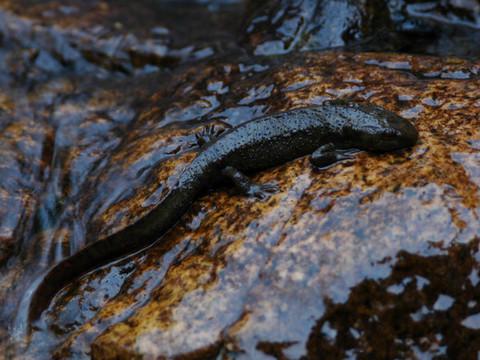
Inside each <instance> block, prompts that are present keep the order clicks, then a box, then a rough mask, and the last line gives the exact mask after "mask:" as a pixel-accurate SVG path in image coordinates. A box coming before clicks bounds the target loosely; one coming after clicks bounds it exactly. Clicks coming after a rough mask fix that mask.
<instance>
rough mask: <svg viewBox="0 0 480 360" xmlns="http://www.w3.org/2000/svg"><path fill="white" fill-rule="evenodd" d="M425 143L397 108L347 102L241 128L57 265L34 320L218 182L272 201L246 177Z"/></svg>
mask: <svg viewBox="0 0 480 360" xmlns="http://www.w3.org/2000/svg"><path fill="white" fill-rule="evenodd" d="M417 138H418V134H417V131H416V129H415V127H414V126H413V125H412V124H410V123H409V122H408V121H407V120H405V119H403V118H401V117H399V116H397V115H395V114H393V113H391V112H389V111H386V110H384V109H382V108H379V107H377V106H374V105H365V104H356V103H344V102H332V103H326V104H324V105H321V106H317V107H310V108H303V109H296V110H291V111H288V112H283V113H278V114H275V115H269V116H265V117H261V118H257V119H253V120H251V121H248V122H246V123H244V124H242V125H240V126H238V127H236V128H233V129H231V130H229V131H227V132H225V133H223V134H222V135H220V136H219V137H218V138H217V139H215V140H213V141H212V142H211V143H209V144H206V145H205V146H204V147H203V148H202V149H201V151H200V152H199V154H198V155H197V157H196V158H195V159H194V160H193V161H192V162H191V163H190V164H189V165H188V166H187V167H186V168H185V170H184V171H183V173H182V174H181V175H180V177H179V180H178V183H177V184H176V186H174V187H173V188H172V189H171V191H170V192H169V194H167V196H166V197H165V198H164V200H163V201H162V202H160V203H159V204H158V205H157V206H156V207H155V208H154V209H153V210H152V211H151V212H149V213H148V214H147V215H146V216H144V217H143V218H141V219H140V220H138V221H137V222H135V223H133V224H132V225H130V226H128V227H126V228H124V229H123V230H121V231H119V232H117V233H115V234H112V235H110V236H107V237H106V238H104V239H102V240H99V241H96V242H93V243H91V244H89V245H87V246H85V247H84V248H83V249H82V250H80V251H79V252H78V253H76V254H74V255H72V256H70V257H68V258H66V259H64V260H63V261H61V262H59V263H58V264H56V265H54V266H53V267H52V268H51V269H50V270H49V271H48V272H47V273H46V275H45V276H44V278H43V279H42V281H41V282H40V283H39V286H38V287H37V288H36V289H35V291H34V293H33V297H32V300H31V303H30V309H29V320H30V323H31V322H32V321H35V320H36V319H38V318H39V317H40V315H41V314H42V312H43V311H44V310H45V309H46V308H47V307H48V305H49V303H50V301H51V299H52V298H53V296H54V295H55V294H56V293H57V292H58V291H59V290H61V289H62V288H63V287H65V286H66V285H67V284H68V283H69V282H71V281H72V280H74V279H76V278H78V277H79V276H81V275H83V274H85V273H87V272H89V271H91V270H93V269H95V268H97V267H99V266H100V265H104V264H105V263H108V262H109V261H112V260H115V259H117V258H119V257H122V256H125V255H127V254H129V253H132V252H134V251H138V250H141V249H142V248H145V247H147V246H149V245H151V244H153V243H154V242H155V241H156V240H157V239H159V238H160V237H161V236H162V235H163V234H164V233H165V232H166V231H167V230H168V229H170V228H171V227H172V226H173V225H174V224H175V223H176V222H177V221H178V220H179V219H180V217H181V216H182V215H183V214H184V213H185V212H186V211H187V209H188V208H189V207H190V205H191V204H192V203H193V202H194V201H195V199H196V198H197V197H198V196H199V195H200V194H201V193H202V192H203V191H204V190H205V189H207V188H208V187H209V186H211V184H212V183H215V181H214V180H215V179H216V178H219V177H225V178H229V179H231V181H232V182H233V184H234V185H236V187H237V188H238V189H239V190H240V191H241V192H242V193H244V194H246V195H250V196H256V197H259V198H265V197H267V196H268V194H269V193H271V192H274V191H275V185H273V184H263V185H259V184H255V183H253V182H251V181H250V180H249V178H248V177H247V176H246V175H244V173H251V172H255V171H259V170H263V169H267V168H270V167H273V166H276V165H279V164H283V163H285V162H288V161H290V160H293V159H296V158H298V157H301V156H305V155H309V154H311V158H310V159H311V162H312V164H313V165H315V166H318V167H325V166H328V165H330V164H333V163H335V162H336V161H339V160H343V159H347V158H349V157H350V152H349V150H351V149H358V150H366V151H373V152H385V151H390V150H396V149H400V148H404V147H410V146H413V145H414V144H415V143H416V142H417Z"/></svg>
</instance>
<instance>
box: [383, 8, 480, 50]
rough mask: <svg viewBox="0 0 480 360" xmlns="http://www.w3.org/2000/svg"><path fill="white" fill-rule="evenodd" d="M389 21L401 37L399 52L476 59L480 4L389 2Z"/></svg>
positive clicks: (479, 34) (479, 28) (479, 32)
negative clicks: (402, 37) (390, 18)
mask: <svg viewBox="0 0 480 360" xmlns="http://www.w3.org/2000/svg"><path fill="white" fill-rule="evenodd" d="M388 5H389V9H390V13H391V16H392V21H393V22H394V23H395V26H396V28H397V30H398V31H400V32H401V33H402V34H403V36H404V41H403V45H402V46H400V47H399V49H401V50H403V51H408V52H417V53H418V52H422V53H426V54H437V55H442V56H445V55H456V56H466V57H478V56H479V55H480V52H479V50H478V46H476V44H477V43H478V41H479V39H480V4H479V3H478V1H475V0H459V1H450V0H447V1H427V2H425V1H417V0H407V1H388Z"/></svg>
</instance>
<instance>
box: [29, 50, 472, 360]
mask: <svg viewBox="0 0 480 360" xmlns="http://www.w3.org/2000/svg"><path fill="white" fill-rule="evenodd" d="M332 64H335V65H332ZM225 67H228V66H226V64H219V65H210V66H205V67H203V68H202V69H201V71H200V69H199V68H198V67H196V69H195V71H196V73H197V76H198V77H199V82H198V87H196V88H197V89H198V91H199V92H200V93H197V92H196V93H192V94H191V95H190V96H186V97H183V98H182V100H183V102H182V108H192V107H195V106H196V104H197V103H198V101H201V98H202V96H206V94H207V93H208V90H207V89H208V87H209V86H208V84H205V83H204V82H203V78H204V77H205V78H208V79H209V81H211V82H220V81H221V82H222V83H223V85H224V87H226V86H229V91H228V93H226V94H224V95H222V96H223V97H224V98H226V99H230V101H232V102H234V103H235V104H238V103H240V102H242V100H244V99H245V98H248V96H249V95H248V94H251V93H253V92H255V93H257V94H258V93H262V94H264V92H261V91H259V90H258V89H262V88H268V87H269V86H270V85H271V84H270V82H269V81H270V80H271V79H275V82H274V84H275V85H274V87H273V88H272V90H271V91H270V94H269V96H264V95H262V96H258V97H257V98H255V99H253V100H252V102H251V103H250V104H249V107H248V108H249V109H250V108H253V107H255V106H257V107H260V108H262V106H265V104H266V103H268V104H271V106H270V107H267V106H265V107H264V109H265V112H276V111H281V110H286V109H290V108H293V107H300V106H308V105H311V104H316V103H319V102H322V101H324V100H325V99H327V98H335V97H348V98H351V99H353V100H355V101H369V102H372V103H375V104H377V105H380V106H383V107H385V108H388V109H390V110H392V111H395V112H397V113H399V114H402V115H403V116H405V117H407V118H410V119H411V120H412V121H413V122H414V123H415V125H416V127H417V129H418V130H419V132H420V143H419V144H418V145H417V146H416V147H415V148H414V149H412V150H411V151H402V152H399V153H394V154H384V155H371V154H366V153H361V154H359V155H358V156H357V157H356V159H355V160H353V161H349V162H346V163H342V164H338V165H336V166H334V167H332V168H330V169H328V170H325V171H321V172H317V171H314V170H312V169H311V167H310V165H309V162H308V160H307V159H306V158H303V159H298V160H296V161H293V162H291V163H289V164H285V165H284V166H281V167H278V168H275V169H271V170H268V171H265V172H262V173H261V174H258V175H256V176H255V179H256V180H258V181H261V182H268V181H273V180H274V181H277V182H278V183H279V185H280V189H281V191H280V192H279V193H277V194H276V195H274V196H272V197H271V198H270V199H269V200H268V201H266V202H258V201H253V200H251V199H245V198H243V197H241V196H239V195H237V194H235V192H233V191H232V190H230V189H228V188H225V189H220V190H218V191H213V192H212V193H210V194H208V195H206V196H205V197H203V198H202V199H200V200H199V201H198V202H197V203H196V204H195V205H194V207H193V208H192V209H191V211H189V212H188V213H187V214H186V215H185V216H184V217H182V219H180V222H179V224H178V225H177V226H176V227H174V228H173V229H172V230H171V231H170V232H169V233H168V234H167V235H165V236H164V237H163V238H162V239H161V240H160V241H159V243H158V244H157V245H156V246H154V247H152V248H150V249H149V250H147V251H145V252H142V253H140V254H138V255H135V256H133V257H131V258H128V259H125V260H122V261H121V262H119V263H116V264H112V265H110V266H107V267H104V268H102V269H101V270H99V271H96V272H94V273H92V274H90V275H89V276H87V277H85V278H83V279H82V280H81V281H79V282H77V283H75V284H72V286H71V287H69V288H67V289H66V290H65V291H64V292H63V293H62V294H60V296H58V297H57V299H56V301H55V303H54V305H53V307H52V308H51V309H50V311H49V312H48V313H47V314H45V316H44V318H43V323H42V324H41V325H40V328H42V330H41V331H38V332H37V333H36V334H35V335H34V338H33V344H35V343H36V342H38V343H41V342H43V343H45V339H48V338H49V336H51V334H49V331H50V332H54V333H56V334H57V336H58V335H59V334H62V335H61V336H60V338H61V339H62V340H61V341H60V342H59V347H58V348H57V349H56V354H57V356H81V355H83V356H85V355H86V354H91V355H92V356H93V357H94V358H100V359H113V358H125V359H127V358H131V357H135V356H139V357H141V356H143V357H147V358H149V357H152V358H154V357H163V356H165V357H169V356H174V355H175V356H178V355H182V356H183V355H184V356H187V357H192V358H203V357H206V356H207V355H208V356H210V355H211V356H214V355H218V354H225V356H227V357H235V358H236V357H240V358H241V357H245V358H263V357H265V358H267V357H268V356H267V354H270V355H272V354H274V356H276V357H277V358H282V357H284V358H285V357H286V358H299V357H302V356H306V357H311V358H316V357H317V356H319V354H323V353H328V354H331V356H332V357H335V358H344V357H345V356H347V355H348V354H357V355H358V356H367V355H369V356H376V357H379V358H381V357H384V356H392V357H403V356H418V354H419V353H421V352H424V353H426V354H430V355H432V356H433V355H442V354H443V355H448V356H449V357H452V356H453V357H456V356H458V355H460V354H463V353H464V352H463V351H464V350H465V348H464V347H465V342H466V340H465V339H466V338H468V339H471V340H472V342H468V344H469V346H470V349H472V351H473V349H477V347H478V346H480V343H478V340H476V339H477V336H478V335H477V331H476V329H475V327H476V326H477V325H478V326H480V323H477V322H476V321H477V320H476V318H475V317H474V316H475V314H477V313H478V312H479V311H480V305H479V304H477V303H476V301H475V300H474V299H475V293H476V291H478V289H477V284H478V282H479V281H478V278H477V277H478V274H477V270H478V267H479V265H480V264H479V263H478V261H477V260H476V257H478V255H477V252H478V250H479V249H478V241H477V240H476V238H477V236H478V235H479V234H478V229H479V224H478V215H477V208H478V196H479V194H478V184H479V179H478V176H479V172H478V170H477V167H478V159H479V152H478V151H479V149H480V147H479V146H477V145H478V144H477V142H478V141H479V139H480V134H479V133H478V130H477V129H478V125H479V120H480V118H479V114H480V103H479V99H480V92H479V90H478V89H479V79H478V78H479V76H478V75H479V71H480V63H471V62H467V61H462V60H458V59H449V60H448V59H447V60H445V61H443V62H442V61H440V60H439V59H437V58H429V57H420V56H401V55H387V54H373V53H365V54H353V53H345V52H326V53H322V54H318V53H317V54H313V53H312V54H308V53H305V54H303V55H301V56H300V55H297V56H294V57H291V58H290V59H289V61H287V62H285V63H282V64H275V65H270V66H269V67H268V69H264V70H263V71H262V72H259V73H255V72H250V73H248V72H247V73H241V72H236V71H234V70H233V71H232V70H230V72H229V73H228V75H227V74H225V73H223V69H224V68H225ZM182 74H183V75H182V76H185V75H184V73H182ZM199 74H202V76H200V75H199ZM180 78H181V77H180ZM179 82H180V83H182V81H181V80H180V79H179ZM200 84H202V85H200ZM231 84H233V85H231ZM202 86H203V89H204V90H203V92H202V91H201V90H200V89H201V88H202ZM215 96H218V94H217V95H215ZM152 99H156V96H155V95H154V96H153V97H152ZM233 99H236V100H235V101H234V100H233ZM228 103H229V101H228V100H226V101H221V104H222V106H219V107H218V108H215V109H212V110H211V111H208V113H205V114H204V115H203V117H198V119H199V120H195V121H194V122H193V123H195V124H198V126H200V124H204V123H205V122H207V123H210V122H211V121H218V119H219V118H221V116H222V114H225V113H234V112H235V111H237V112H238V110H235V109H236V106H233V105H231V106H232V107H229V106H228V105H226V104H228ZM275 105H276V107H275ZM177 106H178V105H177ZM146 109H148V110H147V112H146V113H144V112H143V111H140V115H139V120H138V121H136V122H135V124H134V126H133V127H132V128H131V129H132V130H131V132H130V133H129V134H128V135H127V136H126V137H125V139H124V143H123V146H121V147H120V148H119V149H118V150H117V151H118V153H116V154H115V155H112V158H116V159H118V161H116V162H114V163H117V165H118V166H119V168H123V169H124V171H128V170H127V169H132V168H133V167H134V166H135V163H136V162H135V161H136V160H137V159H138V158H139V157H140V156H142V157H149V158H155V157H157V156H159V155H158V154H159V153H161V152H166V149H171V148H172V146H173V145H172V144H175V145H174V146H175V148H180V149H185V150H180V151H179V152H178V154H179V155H177V157H175V159H174V160H165V161H163V162H160V163H158V164H157V165H156V166H155V167H153V166H152V169H155V170H153V171H152V173H155V174H156V179H155V180H154V181H153V182H152V187H151V189H148V188H145V187H139V188H137V190H136V191H134V192H133V193H132V194H131V196H130V197H128V198H127V199H125V200H124V201H122V202H119V203H117V204H115V205H113V206H112V207H111V208H110V209H108V210H107V211H104V215H103V216H102V217H100V218H98V219H101V220H99V221H100V222H99V223H98V224H101V225H99V227H100V228H102V229H109V228H111V227H115V226H121V225H119V224H121V222H122V221H128V218H125V217H122V216H120V215H119V214H125V213H131V214H136V215H137V214H139V212H140V211H141V210H140V209H143V211H145V208H146V205H145V204H149V203H150V204H152V203H155V202H156V201H158V200H157V199H158V198H152V193H154V190H155V189H157V188H158V184H163V187H164V186H165V184H168V183H169V181H170V180H167V179H172V178H174V177H175V174H178V172H179V171H180V169H181V168H182V166H183V165H182V164H185V162H186V161H188V160H189V159H190V158H191V156H192V153H191V152H190V151H188V150H187V149H189V147H190V146H193V145H192V138H189V137H183V138H182V136H181V134H182V131H183V130H179V129H178V127H172V126H168V124H169V123H171V121H172V120H171V118H169V117H168V116H166V115H165V114H171V113H174V114H177V113H176V112H174V111H173V112H172V110H171V108H169V107H167V108H166V109H164V108H156V109H154V110H152V109H151V104H147V105H146ZM160 109H162V110H160ZM147 114H148V115H147ZM159 114H163V118H162V117H161V116H160V115H159ZM256 115H258V114H252V115H251V116H243V117H242V118H241V119H240V120H239V121H245V120H247V119H249V118H251V117H254V116H256ZM152 118H155V119H156V125H157V128H161V129H162V130H161V131H159V132H158V133H155V132H154V131H153V127H149V126H153V122H152V123H149V121H148V119H152ZM140 119H141V120H140ZM208 119H209V120H208ZM228 119H229V120H230V121H233V120H232V117H229V118H228ZM228 119H224V120H225V121H227V120H228ZM181 120H182V117H181V116H179V115H177V117H175V122H174V123H175V124H179V123H181ZM188 120H190V119H188ZM162 124H164V125H165V126H164V127H161V125H162ZM219 126H220V125H219ZM147 129H148V130H147ZM137 131H139V133H141V134H144V135H143V136H142V137H141V139H142V142H141V143H142V144H143V147H141V148H140V143H136V142H135V141H136V139H139V138H140V137H139V136H138V134H137ZM191 131H192V130H189V132H190V133H191ZM145 134H148V136H147V135H145ZM162 139H164V140H162ZM148 144H156V146H155V147H152V146H149V145H148ZM188 144H190V146H189V145H188ZM127 149H130V152H125V151H126V150H127ZM132 149H135V150H132ZM162 149H163V150H162ZM180 154H181V155H180ZM120 159H121V160H120ZM171 161H172V164H174V166H171V165H169V164H170V163H171ZM110 168H111V167H107V169H110ZM112 173H115V172H112ZM109 178H110V179H112V180H110V181H113V176H112V177H105V178H104V179H105V180H104V181H105V183H108V181H107V179H109ZM114 178H115V179H118V178H119V176H118V175H116V176H115V177H114ZM104 186H106V185H104ZM163 187H162V186H160V189H161V190H160V191H157V194H158V195H156V196H159V197H161V194H160V192H161V191H163V190H164V189H163ZM96 196H98V195H95V197H96ZM154 196H155V195H154ZM442 274H443V275H442ZM445 276H448V280H446V279H445ZM372 294H373V295H372ZM370 295H372V296H370ZM472 316H473V317H472ZM446 319H448V321H447V320H446ZM426 324H428V326H427V325H426ZM442 324H448V326H447V325H442ZM465 324H466V325H465ZM452 327H453V328H455V329H458V331H453V330H451V328H452ZM380 334H381V335H382V336H380ZM387 334H388V336H387ZM379 336H380V339H379ZM473 340H476V341H477V342H474V341H473ZM38 343H37V344H38ZM34 348H35V349H36V350H37V349H38V348H36V347H34ZM90 349H91V350H90ZM90 351H91V352H90Z"/></svg>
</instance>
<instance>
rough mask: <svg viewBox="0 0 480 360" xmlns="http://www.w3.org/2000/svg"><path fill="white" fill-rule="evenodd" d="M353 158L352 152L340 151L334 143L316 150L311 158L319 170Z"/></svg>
mask: <svg viewBox="0 0 480 360" xmlns="http://www.w3.org/2000/svg"><path fill="white" fill-rule="evenodd" d="M352 158H353V156H352V150H344V149H338V148H336V147H335V145H334V144H333V143H329V144H325V145H322V146H320V147H319V148H318V149H317V150H315V151H314V152H313V154H312V156H311V157H310V162H311V163H312V164H313V165H314V166H316V167H318V168H326V167H328V166H330V165H333V164H335V163H336V162H339V161H342V160H348V159H352Z"/></svg>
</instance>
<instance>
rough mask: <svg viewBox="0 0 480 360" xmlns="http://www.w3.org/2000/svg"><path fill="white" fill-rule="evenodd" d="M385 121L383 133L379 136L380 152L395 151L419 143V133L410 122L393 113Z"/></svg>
mask: <svg viewBox="0 0 480 360" xmlns="http://www.w3.org/2000/svg"><path fill="white" fill-rule="evenodd" d="M384 120H385V123H384V124H383V125H384V126H383V131H381V132H380V134H379V136H378V141H379V143H378V144H377V146H379V149H378V150H380V151H385V150H395V149H400V148H404V147H411V146H413V145H415V144H416V143H417V141H418V132H417V129H416V128H415V126H413V125H412V123H410V121H408V120H407V119H404V118H402V117H400V116H398V115H396V114H393V113H387V114H386V116H385V117H384Z"/></svg>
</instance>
